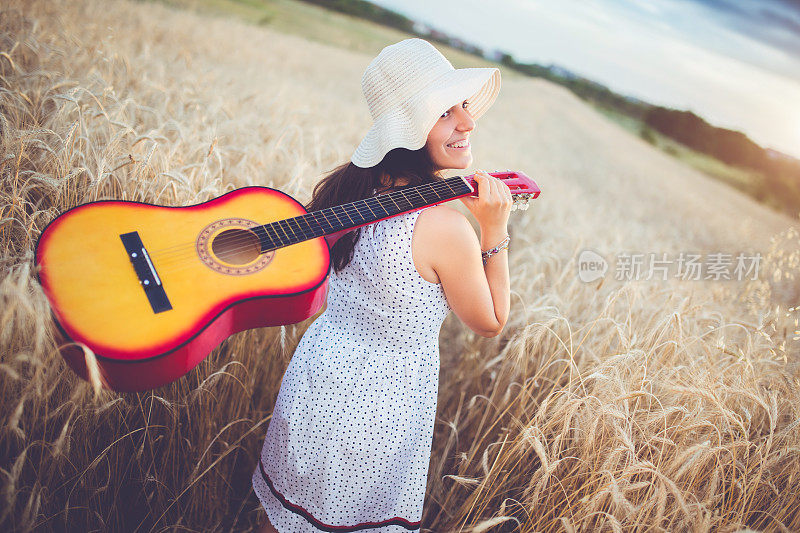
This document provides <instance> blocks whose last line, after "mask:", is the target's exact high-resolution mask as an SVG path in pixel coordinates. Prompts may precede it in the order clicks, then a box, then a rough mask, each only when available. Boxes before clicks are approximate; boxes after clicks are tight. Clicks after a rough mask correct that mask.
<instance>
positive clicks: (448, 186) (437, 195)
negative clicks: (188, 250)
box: [250, 176, 473, 252]
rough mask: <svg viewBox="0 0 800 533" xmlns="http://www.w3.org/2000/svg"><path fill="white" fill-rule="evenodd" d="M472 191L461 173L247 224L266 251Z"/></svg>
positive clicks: (335, 234) (420, 207)
mask: <svg viewBox="0 0 800 533" xmlns="http://www.w3.org/2000/svg"><path fill="white" fill-rule="evenodd" d="M472 193H473V188H472V186H471V185H469V184H468V183H467V181H466V180H465V179H464V178H462V177H461V176H454V177H452V178H447V179H444V180H440V181H435V182H433V183H425V184H423V185H417V186H414V187H408V188H404V189H401V190H397V191H393V192H390V193H387V194H379V195H377V196H372V197H370V198H364V199H363V200H356V201H355V202H350V203H347V204H342V205H337V206H333V207H328V208H325V209H320V210H319V211H312V212H310V213H306V214H305V215H300V216H297V217H293V218H286V219H283V220H278V221H276V222H272V223H270V224H264V225H263V226H256V227H254V228H250V230H251V231H253V232H254V233H255V234H256V235H257V236H258V238H259V241H261V251H262V252H268V251H270V250H276V249H278V248H283V247H284V246H290V245H292V244H297V243H299V242H303V241H307V240H309V239H315V238H317V237H325V236H338V235H340V234H342V233H346V232H347V231H350V230H352V229H355V228H358V227H361V226H366V225H367V224H372V223H373V222H377V221H379V220H384V219H386V218H391V217H393V216H397V215H400V214H403V213H408V212H410V211H415V210H417V209H422V208H423V207H427V206H430V205H436V204H440V203H442V202H447V201H449V200H454V199H456V198H461V197H463V196H467V195H469V194H472Z"/></svg>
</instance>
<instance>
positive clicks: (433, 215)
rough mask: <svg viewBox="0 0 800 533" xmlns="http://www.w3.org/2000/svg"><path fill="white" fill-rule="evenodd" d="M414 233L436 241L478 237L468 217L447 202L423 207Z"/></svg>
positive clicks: (423, 238)
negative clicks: (446, 203)
mask: <svg viewBox="0 0 800 533" xmlns="http://www.w3.org/2000/svg"><path fill="white" fill-rule="evenodd" d="M414 234H415V235H419V238H420V239H421V240H423V241H434V242H443V241H444V242H448V241H451V240H452V239H455V240H456V241H463V240H464V239H469V238H470V237H472V239H476V238H477V236H476V235H475V231H474V230H473V229H472V225H471V224H470V223H469V220H467V217H466V216H464V214H463V213H461V212H460V211H458V210H456V209H454V208H452V207H450V206H448V205H445V204H439V205H435V206H432V207H428V208H426V209H423V210H422V212H420V214H419V216H418V217H417V221H416V224H415V229H414Z"/></svg>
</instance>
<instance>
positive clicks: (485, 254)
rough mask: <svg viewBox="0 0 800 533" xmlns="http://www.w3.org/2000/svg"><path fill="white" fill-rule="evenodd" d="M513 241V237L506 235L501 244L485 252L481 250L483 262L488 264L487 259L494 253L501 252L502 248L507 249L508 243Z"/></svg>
mask: <svg viewBox="0 0 800 533" xmlns="http://www.w3.org/2000/svg"><path fill="white" fill-rule="evenodd" d="M509 242H511V237H510V236H509V235H506V238H505V239H503V240H502V241H500V244H498V245H497V246H495V247H494V248H489V249H488V250H486V251H485V252H481V259H483V264H484V265H485V264H486V260H487V259H489V258H490V257H492V256H493V255H494V254H496V253H497V252H499V251H500V250H505V249H506V248H508V243H509Z"/></svg>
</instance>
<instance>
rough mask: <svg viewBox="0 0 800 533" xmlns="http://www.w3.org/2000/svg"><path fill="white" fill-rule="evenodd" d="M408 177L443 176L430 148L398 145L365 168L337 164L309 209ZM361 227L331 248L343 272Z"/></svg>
mask: <svg viewBox="0 0 800 533" xmlns="http://www.w3.org/2000/svg"><path fill="white" fill-rule="evenodd" d="M402 178H405V179H406V180H408V186H411V187H413V186H415V185H422V184H423V183H430V182H432V181H437V180H440V179H441V177H440V176H439V175H438V174H437V173H436V167H435V165H434V164H433V161H431V158H430V155H429V154H428V151H427V150H426V149H425V147H424V146H423V147H422V148H420V149H419V150H408V149H407V148H395V149H394V150H392V151H390V152H389V153H387V154H386V156H385V157H384V158H383V160H382V161H381V162H380V163H378V164H377V165H375V166H374V167H369V168H361V167H357V166H356V165H354V164H353V163H351V162H347V163H345V164H343V165H340V166H338V167H336V168H335V169H334V170H333V171H332V172H331V173H330V174H328V175H327V176H325V177H324V178H322V179H321V180H320V181H319V183H317V185H316V186H315V187H314V192H313V193H312V196H311V201H310V202H309V203H308V205H306V210H308V211H309V212H311V211H318V210H320V209H325V208H326V207H333V206H336V205H341V204H346V203H349V202H354V201H356V200H361V199H363V198H368V197H370V196H374V195H375V194H376V191H377V192H382V191H385V190H388V189H394V188H396V187H397V182H398V180H400V179H402ZM360 235H361V229H360V228H359V229H356V230H353V231H351V232H349V233H347V234H345V235H343V236H342V237H341V238H340V239H339V240H338V241H336V243H334V245H333V247H332V248H331V259H332V263H333V268H334V270H335V271H336V272H339V271H340V270H342V269H343V268H344V267H346V266H347V264H348V263H349V262H350V261H351V260H352V259H353V249H354V248H355V245H356V242H358V238H359V236H360Z"/></svg>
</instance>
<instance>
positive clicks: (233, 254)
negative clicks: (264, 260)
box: [211, 229, 261, 265]
mask: <svg viewBox="0 0 800 533" xmlns="http://www.w3.org/2000/svg"><path fill="white" fill-rule="evenodd" d="M211 251H212V252H214V255H216V256H217V257H218V258H220V259H221V260H223V261H225V262H226V263H229V264H231V265H246V264H247V263H252V262H253V261H255V260H256V259H258V256H259V254H260V253H261V244H260V243H259V242H258V237H257V236H256V234H255V233H253V232H252V231H248V230H246V229H228V230H225V231H223V232H222V233H220V234H219V235H217V236H216V237H214V240H213V241H212V243H211Z"/></svg>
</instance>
